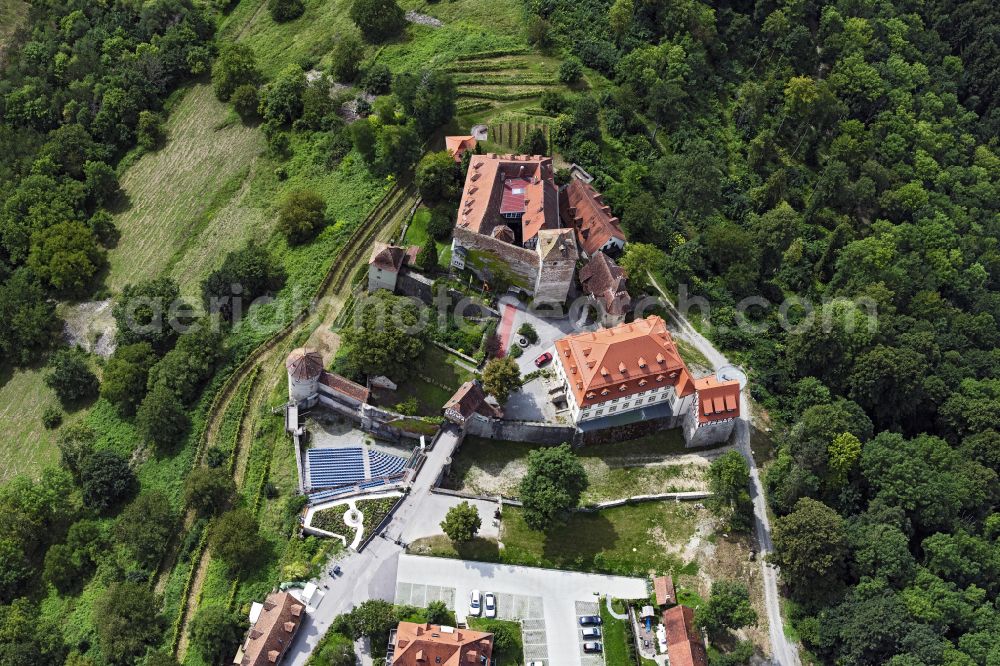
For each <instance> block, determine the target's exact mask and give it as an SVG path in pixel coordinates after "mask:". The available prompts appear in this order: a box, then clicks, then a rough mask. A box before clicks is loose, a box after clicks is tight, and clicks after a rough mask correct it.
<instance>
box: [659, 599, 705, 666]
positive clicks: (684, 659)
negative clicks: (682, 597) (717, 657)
mask: <svg viewBox="0 0 1000 666" xmlns="http://www.w3.org/2000/svg"><path fill="white" fill-rule="evenodd" d="M663 627H664V629H666V631H667V657H668V659H669V661H670V666H707V664H708V655H707V654H706V653H705V646H704V645H703V644H702V642H701V637H700V636H699V635H698V630H697V629H696V628H695V626H694V611H693V610H691V609H690V608H688V607H687V606H674V607H673V608H671V609H669V610H666V611H664V612H663Z"/></svg>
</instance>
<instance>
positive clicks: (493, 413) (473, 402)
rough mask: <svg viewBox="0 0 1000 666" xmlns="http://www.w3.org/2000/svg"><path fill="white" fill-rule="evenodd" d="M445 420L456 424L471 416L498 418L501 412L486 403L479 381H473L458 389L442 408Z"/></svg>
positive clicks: (484, 393)
mask: <svg viewBox="0 0 1000 666" xmlns="http://www.w3.org/2000/svg"><path fill="white" fill-rule="evenodd" d="M442 410H443V411H444V415H445V417H446V418H448V419H450V420H451V421H454V422H456V423H460V424H461V423H465V422H466V421H467V420H468V419H469V417H470V416H472V415H473V414H482V415H483V416H486V417H490V418H500V416H502V412H501V411H500V410H499V409H497V408H496V407H494V406H493V405H491V404H490V403H488V402H487V401H486V391H484V390H483V385H482V384H481V383H479V381H477V380H475V379H473V380H470V381H467V382H465V383H464V384H462V385H461V386H459V387H458V390H457V391H455V395H453V396H451V398H449V399H448V402H446V403H444V407H442Z"/></svg>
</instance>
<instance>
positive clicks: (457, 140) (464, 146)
mask: <svg viewBox="0 0 1000 666" xmlns="http://www.w3.org/2000/svg"><path fill="white" fill-rule="evenodd" d="M477 143H478V142H477V141H476V137H474V136H446V137H445V138H444V147H445V148H446V149H447V150H448V152H449V153H451V154H452V156H453V157H454V158H455V161H456V162H459V163H461V161H462V156H463V155H464V154H465V151H467V150H475V149H476V144H477Z"/></svg>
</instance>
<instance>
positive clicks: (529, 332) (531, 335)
mask: <svg viewBox="0 0 1000 666" xmlns="http://www.w3.org/2000/svg"><path fill="white" fill-rule="evenodd" d="M517 334H518V335H521V336H524V337H525V338H527V339H528V342H530V343H531V344H535V343H537V342H538V331H536V330H535V327H534V326H532V325H531V323H530V322H524V323H523V324H521V327H520V328H519V329H517Z"/></svg>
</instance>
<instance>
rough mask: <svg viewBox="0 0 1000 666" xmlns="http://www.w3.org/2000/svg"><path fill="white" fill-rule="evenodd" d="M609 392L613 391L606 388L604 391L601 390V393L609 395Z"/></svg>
mask: <svg viewBox="0 0 1000 666" xmlns="http://www.w3.org/2000/svg"><path fill="white" fill-rule="evenodd" d="M609 393H611V391H609V390H608V389H604V390H603V391H601V395H607V394H609Z"/></svg>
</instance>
